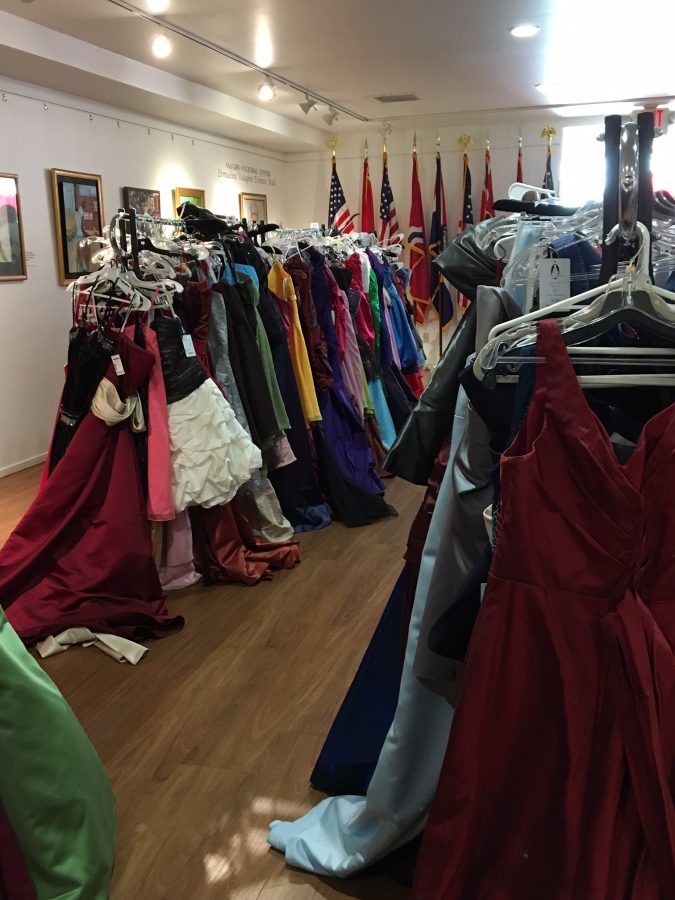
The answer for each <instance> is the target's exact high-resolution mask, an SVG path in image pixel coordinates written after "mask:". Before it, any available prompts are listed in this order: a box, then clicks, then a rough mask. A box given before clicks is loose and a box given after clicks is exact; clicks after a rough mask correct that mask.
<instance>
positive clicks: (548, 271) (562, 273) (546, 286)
mask: <svg viewBox="0 0 675 900" xmlns="http://www.w3.org/2000/svg"><path fill="white" fill-rule="evenodd" d="M571 285H572V279H571V275H570V260H569V259H568V258H560V259H542V260H541V262H540V263H539V308H540V309H543V308H544V307H545V306H551V304H552V303H558V302H559V301H560V300H567V299H568V298H569V297H570V296H571V294H572V286H571Z"/></svg>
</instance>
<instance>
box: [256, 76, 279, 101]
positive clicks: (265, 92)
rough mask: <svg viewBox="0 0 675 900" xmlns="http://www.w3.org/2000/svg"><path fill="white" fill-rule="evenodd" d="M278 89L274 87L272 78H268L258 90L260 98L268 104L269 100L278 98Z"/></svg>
mask: <svg viewBox="0 0 675 900" xmlns="http://www.w3.org/2000/svg"><path fill="white" fill-rule="evenodd" d="M276 93H277V89H276V87H275V86H274V82H273V81H272V79H271V78H269V77H267V78H265V80H264V81H263V83H262V84H261V85H260V87H259V88H258V98H259V99H260V100H263V101H264V102H265V103H267V102H268V101H269V100H272V99H274V97H275V96H276Z"/></svg>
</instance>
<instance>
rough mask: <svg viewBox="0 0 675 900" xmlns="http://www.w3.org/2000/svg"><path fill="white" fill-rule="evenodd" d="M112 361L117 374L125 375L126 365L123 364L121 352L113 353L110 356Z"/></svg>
mask: <svg viewBox="0 0 675 900" xmlns="http://www.w3.org/2000/svg"><path fill="white" fill-rule="evenodd" d="M110 361H111V362H112V364H113V368H114V369H115V374H116V375H124V366H123V365H122V360H121V358H120V355H119V353H113V355H112V356H111V357H110Z"/></svg>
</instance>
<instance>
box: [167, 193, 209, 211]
mask: <svg viewBox="0 0 675 900" xmlns="http://www.w3.org/2000/svg"><path fill="white" fill-rule="evenodd" d="M183 203H194V205H195V206H198V207H199V208H200V209H204V208H205V207H206V191H204V190H202V189H201V188H183V187H177V188H174V189H173V212H174V215H176V213H177V212H178V207H179V206H182V205H183Z"/></svg>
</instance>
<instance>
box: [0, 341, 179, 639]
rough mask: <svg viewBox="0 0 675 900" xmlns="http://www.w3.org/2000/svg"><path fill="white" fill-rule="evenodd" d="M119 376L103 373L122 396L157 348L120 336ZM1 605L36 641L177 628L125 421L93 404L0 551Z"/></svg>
mask: <svg viewBox="0 0 675 900" xmlns="http://www.w3.org/2000/svg"><path fill="white" fill-rule="evenodd" d="M116 352H117V353H118V354H119V356H120V358H121V360H122V363H123V367H124V370H125V371H124V374H123V375H121V376H118V375H117V374H116V373H115V370H114V368H113V366H112V365H110V367H109V369H108V371H107V373H106V377H107V378H108V379H109V380H110V381H111V382H113V384H114V385H115V386H116V387H117V389H118V392H119V394H120V397H121V398H122V399H125V398H126V397H128V396H130V395H131V394H133V393H135V392H136V391H137V390H138V387H139V386H140V385H141V384H142V383H143V382H144V381H145V380H146V379H147V377H148V374H149V372H150V370H151V368H152V366H153V364H154V356H153V355H152V353H149V352H148V351H147V350H144V349H143V348H141V347H139V346H138V345H136V344H134V343H133V342H132V341H130V340H129V339H128V338H127V337H126V335H123V334H119V335H117V350H116ZM0 605H2V607H3V608H4V610H5V612H6V614H7V618H8V620H9V621H10V623H11V624H12V626H13V627H14V629H15V631H16V632H17V633H18V634H19V636H20V637H21V638H23V639H24V640H25V641H33V640H37V639H39V638H42V637H45V636H47V635H50V634H59V633H60V632H62V631H64V630H65V629H66V628H70V627H72V626H75V625H82V626H87V627H89V628H91V629H92V630H93V631H101V632H108V633H114V634H121V635H123V636H125V637H129V638H139V639H144V638H146V637H152V636H155V637H160V636H162V635H164V634H167V633H170V632H172V631H176V630H178V629H180V628H181V627H182V625H183V619H182V618H181V617H179V616H176V617H170V616H169V615H168V611H167V607H166V595H165V594H164V592H163V590H162V588H161V585H160V583H159V577H158V575H157V569H156V567H155V563H154V561H153V557H152V545H151V541H150V528H149V524H148V521H147V519H146V515H145V500H144V498H143V493H142V488H141V479H140V472H139V465H138V459H137V456H136V449H135V447H134V441H133V437H132V434H131V431H130V430H129V424H128V422H122V423H121V424H119V425H114V426H112V427H110V426H108V425H106V423H105V422H103V421H102V420H101V419H99V418H97V417H96V416H95V415H94V414H93V413H92V412H91V411H89V412H88V413H87V414H86V416H85V418H84V419H83V421H82V423H81V424H80V426H79V428H78V429H77V431H76V433H75V435H74V437H73V439H72V441H71V442H70V443H69V445H68V449H67V450H66V453H65V455H64V456H63V458H62V459H61V460H60V461H59V462H58V464H57V465H56V468H55V469H54V471H53V472H52V474H51V475H50V477H49V478H48V480H47V481H46V482H45V483H44V486H43V488H42V490H41V491H40V493H39V494H38V496H37V497H36V499H35V501H34V502H33V504H32V506H31V507H30V508H29V510H28V512H27V513H26V514H25V516H24V517H23V519H22V520H21V522H19V524H18V525H17V527H16V528H15V530H14V532H13V533H12V535H11V536H10V537H9V539H8V540H7V543H6V544H5V546H4V547H3V548H2V551H0Z"/></svg>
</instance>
